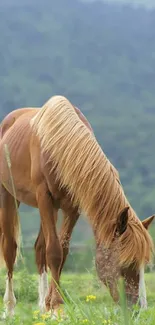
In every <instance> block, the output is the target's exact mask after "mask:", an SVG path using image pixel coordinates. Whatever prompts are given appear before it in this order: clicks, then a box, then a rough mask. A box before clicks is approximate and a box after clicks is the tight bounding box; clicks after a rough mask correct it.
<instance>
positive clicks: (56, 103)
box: [31, 96, 153, 266]
mask: <svg viewBox="0 0 155 325" xmlns="http://www.w3.org/2000/svg"><path fill="white" fill-rule="evenodd" d="M31 125H32V127H34V130H35V131H36V132H37V135H38V137H39V139H40V143H41V148H42V149H41V150H43V151H46V152H48V156H49V157H50V160H51V161H52V164H51V166H52V170H51V172H52V171H53V170H54V171H56V175H57V178H58V180H59V182H60V184H61V186H62V187H66V188H67V189H68V192H69V193H70V195H71V197H72V200H73V204H75V205H79V206H80V207H81V209H82V210H83V211H84V212H85V213H86V214H87V216H88V218H89V219H90V221H91V223H92V226H93V229H95V231H96V233H97V237H98V238H99V239H100V242H103V243H104V246H107V247H109V246H110V244H111V243H112V241H113V238H114V232H115V230H116V222H117V217H118V214H119V213H120V211H121V209H123V208H125V207H126V206H129V207H130V209H129V221H128V227H127V230H126V231H125V233H124V234H123V235H122V236H120V239H119V240H120V263H121V264H123V265H129V264H131V263H136V264H138V265H139V266H140V265H141V264H144V263H145V262H146V260H147V261H149V260H150V258H151V252H152V249H153V244H152V239H151V237H150V235H149V233H148V232H147V230H146V229H145V228H144V226H143V224H142V222H141V221H140V220H139V219H138V217H137V215H136V213H135V212H134V210H133V209H132V207H131V206H130V204H129V202H128V201H127V198H126V196H125V194H124V191H123V188H122V186H121V183H120V181H119V174H118V172H117V171H116V169H115V168H114V166H113V165H112V164H111V163H110V161H109V160H108V159H107V157H106V155H105V154H104V153H103V151H102V149H101V147H100V146H99V144H98V142H97V141H96V139H95V137H94V135H93V134H92V132H91V131H90V130H89V129H88V128H87V127H86V126H85V125H84V123H83V122H82V121H81V120H80V119H79V117H78V116H77V114H76V112H75V110H74V108H73V106H72V104H71V103H70V102H69V101H68V100H67V99H66V98H65V97H63V96H54V97H52V98H51V99H50V100H49V101H48V102H47V103H46V104H45V105H44V106H43V107H42V109H41V110H40V111H39V112H38V114H37V115H36V116H35V118H34V119H33V120H32V121H31Z"/></svg>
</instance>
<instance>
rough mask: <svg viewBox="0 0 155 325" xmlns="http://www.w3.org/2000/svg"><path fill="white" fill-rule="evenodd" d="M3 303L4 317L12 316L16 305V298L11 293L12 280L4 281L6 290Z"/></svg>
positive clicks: (12, 292)
mask: <svg viewBox="0 0 155 325" xmlns="http://www.w3.org/2000/svg"><path fill="white" fill-rule="evenodd" d="M3 301H4V303H5V308H6V312H5V316H13V315H14V307H15V305H16V298H15V295H14V291H13V280H12V279H9V278H7V279H6V289H5V294H4V298H3Z"/></svg>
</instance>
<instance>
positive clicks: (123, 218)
mask: <svg viewBox="0 0 155 325" xmlns="http://www.w3.org/2000/svg"><path fill="white" fill-rule="evenodd" d="M128 210H129V207H125V208H124V209H123V210H122V211H121V212H120V213H119V215H118V217H117V225H116V233H117V234H118V235H119V236H121V235H122V234H123V233H124V232H125V230H126V228H127V225H128Z"/></svg>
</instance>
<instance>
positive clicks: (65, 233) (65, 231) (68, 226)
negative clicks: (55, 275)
mask: <svg viewBox="0 0 155 325" xmlns="http://www.w3.org/2000/svg"><path fill="white" fill-rule="evenodd" d="M63 213H64V219H63V223H62V227H61V231H60V235H59V239H60V244H61V247H62V251H63V259H62V263H61V268H60V275H61V272H62V269H63V266H64V264H65V261H66V258H67V255H68V252H69V244H70V239H71V235H72V232H73V229H74V226H75V225H76V223H77V221H78V219H79V213H78V209H75V210H73V212H72V213H69V214H66V213H65V211H63Z"/></svg>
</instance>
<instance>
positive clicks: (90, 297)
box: [86, 295, 96, 302]
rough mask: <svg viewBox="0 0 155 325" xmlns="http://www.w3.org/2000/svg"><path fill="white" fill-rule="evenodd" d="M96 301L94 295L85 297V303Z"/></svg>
mask: <svg viewBox="0 0 155 325" xmlns="http://www.w3.org/2000/svg"><path fill="white" fill-rule="evenodd" d="M95 299H96V296H94V295H88V296H87V297H86V301H87V302H88V301H91V300H95Z"/></svg>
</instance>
